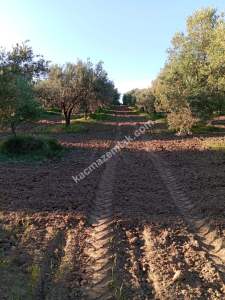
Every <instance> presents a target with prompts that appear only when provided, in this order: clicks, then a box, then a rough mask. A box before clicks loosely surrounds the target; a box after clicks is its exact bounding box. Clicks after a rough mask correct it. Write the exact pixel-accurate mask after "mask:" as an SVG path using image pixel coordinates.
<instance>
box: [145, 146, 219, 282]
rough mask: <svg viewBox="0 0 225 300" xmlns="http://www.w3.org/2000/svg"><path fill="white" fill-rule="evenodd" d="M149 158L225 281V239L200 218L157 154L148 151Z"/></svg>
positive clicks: (206, 220) (205, 220) (206, 221)
mask: <svg viewBox="0 0 225 300" xmlns="http://www.w3.org/2000/svg"><path fill="white" fill-rule="evenodd" d="M146 151H147V152H148V153H149V154H150V156H149V157H150V159H151V160H152V162H153V164H154V166H155V168H156V169H157V170H158V171H159V174H160V176H161V178H162V180H163V182H164V184H165V185H166V187H167V189H168V191H169V193H170V195H171V197H172V199H173V201H174V203H175V205H176V206H177V207H178V209H179V211H180V213H181V214H182V215H183V217H184V219H185V221H186V222H187V223H188V224H189V226H190V227H191V228H192V229H193V230H194V233H195V234H196V236H197V237H198V240H199V241H200V242H201V245H202V248H203V249H204V250H205V252H206V253H207V254H208V256H209V257H210V259H211V260H212V261H213V262H214V264H215V266H216V268H217V270H218V271H219V272H220V275H221V279H222V280H223V282H225V265H224V264H225V241H224V238H223V237H220V236H218V233H217V231H216V229H215V228H214V227H213V225H212V224H210V220H209V219H207V218H206V219H204V218H202V217H201V216H200V215H199V214H198V213H197V212H196V210H195V205H196V204H193V203H192V202H191V201H190V200H189V198H188V197H187V196H186V195H185V193H184V192H183V189H182V186H181V185H180V184H178V183H177V180H176V178H175V176H174V175H173V174H172V173H171V171H170V169H169V167H168V165H166V163H165V162H164V161H163V159H162V158H161V157H159V155H157V154H155V153H152V152H150V151H148V148H146Z"/></svg>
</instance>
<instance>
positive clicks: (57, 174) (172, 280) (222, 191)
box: [0, 107, 225, 300]
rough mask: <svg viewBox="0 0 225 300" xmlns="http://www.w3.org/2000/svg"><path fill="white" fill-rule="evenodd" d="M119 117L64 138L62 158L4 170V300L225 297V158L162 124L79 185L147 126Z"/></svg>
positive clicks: (0, 248)
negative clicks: (107, 156) (98, 163)
mask: <svg viewBox="0 0 225 300" xmlns="http://www.w3.org/2000/svg"><path fill="white" fill-rule="evenodd" d="M111 113H112V121H106V122H99V123H96V124H93V125H92V126H91V127H90V129H89V131H88V132H85V133H83V134H81V133H77V134H58V135H55V137H57V138H58V139H59V140H60V142H61V143H62V144H64V145H65V146H66V147H69V148H70V149H71V150H70V151H69V152H68V153H66V154H65V156H64V158H63V159H62V160H56V161H48V162H41V163H24V162H18V163H16V162H14V163H9V162H1V163H0V170H1V172H0V299H1V300H11V299H21V300H22V299H23V300H26V299H28V300H29V299H35V300H36V299H37V300H42V299H43V300H47V299H48V300H50V299H51V300H53V299H54V300H61V299H62V300H69V299H71V300H72V299H73V300H76V299H77V300H78V299H79V300H80V299H127V300H130V299H134V300H135V299H143V300H144V299H146V300H147V299H155V300H156V299H160V300H164V299H170V300H180V299H185V300H189V299H193V300H196V299H212V300H214V299H218V300H221V299H225V268H224V263H225V243H224V240H225V201H224V195H225V183H224V178H225V152H223V151H211V150H208V149H206V148H205V147H204V141H206V140H207V139H210V138H211V137H209V136H207V135H204V136H198V137H197V136H196V137H194V136H193V137H188V138H180V137H179V138H178V137H175V136H174V135H172V134H170V133H166V132H165V130H164V129H165V128H164V126H165V125H162V124H160V123H157V122H155V123H154V124H153V125H152V128H151V129H149V130H147V131H146V132H145V133H143V134H142V135H140V136H139V137H138V138H135V139H133V141H132V142H130V143H127V144H126V145H124V146H123V147H122V148H121V150H120V151H119V152H118V153H117V154H116V155H113V157H112V158H110V159H108V160H107V161H106V162H105V163H104V164H103V165H101V166H100V167H99V168H96V169H95V170H93V172H91V173H90V174H89V175H88V176H86V177H85V178H84V179H83V180H81V181H79V182H78V183H75V182H74V180H73V179H72V176H76V175H78V174H79V173H80V172H82V171H83V170H84V169H85V168H87V167H88V166H89V165H90V164H92V163H93V162H94V161H96V160H97V159H98V158H100V157H101V156H102V155H103V154H104V153H105V152H107V151H108V150H110V149H111V148H112V147H113V146H115V145H116V143H117V142H118V141H120V142H121V141H122V140H123V139H124V137H125V136H127V137H129V136H130V137H133V138H134V133H135V130H137V129H138V128H140V126H142V125H143V124H145V122H146V121H147V120H146V119H145V117H142V116H138V115H135V114H134V113H132V111H130V110H129V109H128V108H127V107H120V108H115V110H114V111H112V112H111ZM218 138H219V139H220V140H221V139H222V140H223V139H225V138H224V137H223V136H221V135H220V137H218ZM213 139H217V137H216V136H214V137H213Z"/></svg>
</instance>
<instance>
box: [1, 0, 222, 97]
mask: <svg viewBox="0 0 225 300" xmlns="http://www.w3.org/2000/svg"><path fill="white" fill-rule="evenodd" d="M208 6H211V7H215V8H217V9H218V10H220V11H225V1H224V0H180V1H178V0H157V1H154V0H107V1H106V0H0V25H1V30H0V46H3V47H6V48H10V47H11V46H12V45H13V44H16V43H17V42H21V41H25V40H30V45H31V46H32V47H33V50H34V52H35V53H38V54H43V55H44V57H45V58H46V59H47V60H50V61H51V62H52V63H59V64H63V63H66V62H69V61H70V62H76V60H77V58H81V59H84V60H86V59H87V58H90V59H91V60H92V61H93V62H95V63H96V62H98V61H99V60H102V61H104V67H105V69H106V70H107V72H108V74H109V78H110V79H112V80H113V81H114V82H115V85H116V87H117V88H118V89H119V91H120V92H121V93H124V92H127V91H128V90H131V89H133V88H145V87H148V86H150V84H151V81H152V80H154V79H155V78H156V76H157V74H158V73H159V71H160V69H161V68H162V67H163V65H164V63H165V60H166V57H167V53H166V50H167V49H168V48H169V46H170V41H171V39H172V37H173V35H174V34H175V33H176V32H177V31H184V30H185V22H186V18H187V17H188V16H189V15H191V14H192V13H193V12H194V11H195V10H196V9H199V8H202V7H208Z"/></svg>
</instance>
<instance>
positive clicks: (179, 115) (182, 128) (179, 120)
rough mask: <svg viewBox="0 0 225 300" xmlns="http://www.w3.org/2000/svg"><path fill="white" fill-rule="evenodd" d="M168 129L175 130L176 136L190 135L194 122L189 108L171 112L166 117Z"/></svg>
mask: <svg viewBox="0 0 225 300" xmlns="http://www.w3.org/2000/svg"><path fill="white" fill-rule="evenodd" d="M167 122H168V125H169V128H170V129H172V130H175V131H176V132H177V133H178V135H186V134H190V133H191V128H192V126H193V125H194V124H195V122H196V120H195V118H194V117H193V115H192V113H191V110H190V108H189V107H183V108H180V109H179V110H178V111H172V112H170V113H169V114H168V115H167Z"/></svg>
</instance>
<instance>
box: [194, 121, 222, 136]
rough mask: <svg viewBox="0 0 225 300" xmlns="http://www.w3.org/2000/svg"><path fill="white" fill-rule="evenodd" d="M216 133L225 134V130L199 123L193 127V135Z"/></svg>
mask: <svg viewBox="0 0 225 300" xmlns="http://www.w3.org/2000/svg"><path fill="white" fill-rule="evenodd" d="M214 132H215V133H216V132H224V129H223V128H219V127H216V126H212V125H206V124H204V123H198V124H196V125H194V126H193V127H192V133H195V134H204V133H214Z"/></svg>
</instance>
